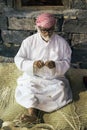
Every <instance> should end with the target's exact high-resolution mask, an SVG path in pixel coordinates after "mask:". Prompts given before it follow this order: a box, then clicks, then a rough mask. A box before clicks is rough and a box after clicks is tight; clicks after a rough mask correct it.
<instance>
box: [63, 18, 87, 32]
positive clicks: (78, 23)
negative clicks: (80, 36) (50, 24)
mask: <svg viewBox="0 0 87 130" xmlns="http://www.w3.org/2000/svg"><path fill="white" fill-rule="evenodd" d="M62 31H64V32H69V33H87V21H86V20H85V19H82V20H80V19H79V20H71V19H69V20H68V19H67V20H65V21H64V23H63V26H62Z"/></svg>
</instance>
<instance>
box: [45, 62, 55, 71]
mask: <svg viewBox="0 0 87 130" xmlns="http://www.w3.org/2000/svg"><path fill="white" fill-rule="evenodd" d="M45 66H47V67H48V68H49V69H52V68H54V67H55V62H54V61H46V62H45Z"/></svg>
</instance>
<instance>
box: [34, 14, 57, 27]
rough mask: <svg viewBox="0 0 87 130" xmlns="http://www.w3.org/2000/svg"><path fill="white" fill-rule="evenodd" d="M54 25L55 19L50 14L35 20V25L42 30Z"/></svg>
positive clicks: (42, 15) (41, 15)
mask: <svg viewBox="0 0 87 130" xmlns="http://www.w3.org/2000/svg"><path fill="white" fill-rule="evenodd" d="M55 23H56V19H55V17H54V16H53V15H52V14H49V13H43V14H40V15H39V16H38V17H37V19H36V25H37V26H38V27H43V28H51V27H52V26H54V25H55Z"/></svg>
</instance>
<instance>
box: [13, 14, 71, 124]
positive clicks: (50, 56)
mask: <svg viewBox="0 0 87 130" xmlns="http://www.w3.org/2000/svg"><path fill="white" fill-rule="evenodd" d="M55 24H56V19H55V17H54V16H53V15H52V14H49V13H43V14H40V15H39V16H38V17H37V19H36V27H37V33H36V34H33V35H32V36H29V37H27V38H26V39H25V40H23V42H22V44H21V47H20V49H19V51H18V53H17V54H16V56H15V58H14V61H15V64H16V65H17V67H18V69H20V70H21V71H23V72H24V73H23V75H22V76H21V77H19V78H18V80H17V83H18V86H17V88H16V91H15V98H16V101H17V103H19V104H20V105H21V106H23V107H25V108H26V109H27V110H28V115H24V116H23V118H22V119H24V118H27V120H29V121H31V122H32V121H33V120H36V118H37V117H36V110H42V111H45V112H52V111H55V110H57V109H59V108H61V107H63V106H65V105H67V104H68V103H70V102H71V101H72V92H71V89H70V86H69V82H68V80H67V79H66V78H65V76H64V75H65V73H66V71H67V70H68V69H69V67H70V60H71V49H70V47H69V45H68V43H67V42H66V40H65V39H64V38H62V37H61V36H59V35H57V34H56V33H55V32H54V29H55Z"/></svg>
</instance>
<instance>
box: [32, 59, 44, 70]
mask: <svg viewBox="0 0 87 130" xmlns="http://www.w3.org/2000/svg"><path fill="white" fill-rule="evenodd" d="M43 66H44V62H43V61H41V60H38V61H35V62H34V67H37V68H42V67H43Z"/></svg>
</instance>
